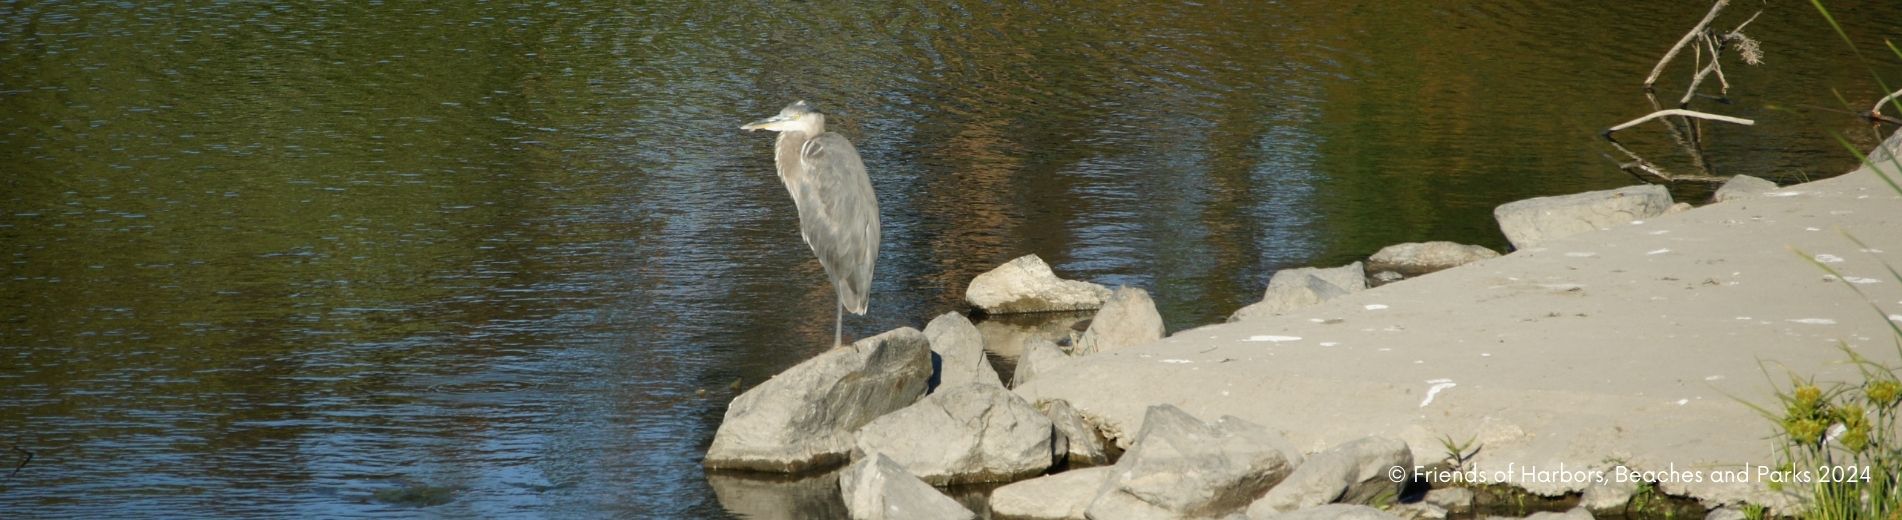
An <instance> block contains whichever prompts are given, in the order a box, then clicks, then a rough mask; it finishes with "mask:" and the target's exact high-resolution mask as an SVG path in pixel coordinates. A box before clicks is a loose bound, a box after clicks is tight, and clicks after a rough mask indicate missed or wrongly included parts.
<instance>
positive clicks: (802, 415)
mask: <svg viewBox="0 0 1902 520" xmlns="http://www.w3.org/2000/svg"><path fill="white" fill-rule="evenodd" d="M930 377H931V347H930V344H929V342H927V341H926V340H925V335H924V333H921V332H918V330H917V329H913V328H910V327H904V328H899V329H896V330H892V331H890V332H886V333H884V334H879V335H877V336H873V337H870V338H865V339H862V340H859V341H858V342H855V343H853V344H851V345H849V346H845V347H840V348H835V349H832V350H829V351H826V352H824V353H822V354H819V355H817V356H814V357H813V358H812V359H808V360H806V361H805V362H802V363H800V364H798V365H793V367H792V368H789V369H786V371H785V372H781V373H779V375H776V376H773V378H772V379H768V380H766V382H764V383H760V384H759V385H758V386H755V387H753V388H752V389H749V390H747V391H746V392H744V393H741V394H740V396H739V397H735V398H734V399H733V402H732V403H731V404H728V405H727V409H726V417H725V418H724V419H723V420H722V421H721V423H720V429H719V430H718V431H717V432H715V433H714V435H713V444H712V445H711V446H709V447H708V448H707V456H706V459H705V464H706V466H707V467H709V468H714V469H742V470H752V471H773V472H787V473H792V472H803V471H809V470H817V469H825V468H829V467H834V466H837V465H839V464H843V463H845V462H846V461H847V460H848V459H849V458H850V454H851V452H852V446H853V432H854V431H856V430H857V429H858V428H859V427H860V426H864V425H865V424H866V423H869V422H871V421H872V419H875V418H878V417H879V416H881V415H885V414H886V413H888V412H891V411H893V410H898V409H900V408H904V407H906V406H908V405H910V404H912V403H913V402H916V401H917V400H918V396H920V395H923V394H924V391H925V382H926V380H927V379H929V378H930Z"/></svg>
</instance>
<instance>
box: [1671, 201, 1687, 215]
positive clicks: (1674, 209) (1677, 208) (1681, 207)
mask: <svg viewBox="0 0 1902 520" xmlns="http://www.w3.org/2000/svg"><path fill="white" fill-rule="evenodd" d="M1693 207H1694V206H1691V203H1689V202H1679V203H1676V204H1672V205H1671V207H1669V208H1664V214H1666V215H1671V214H1676V213H1683V212H1686V211H1690V210H1691V208H1693Z"/></svg>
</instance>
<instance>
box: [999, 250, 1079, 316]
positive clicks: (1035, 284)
mask: <svg viewBox="0 0 1902 520" xmlns="http://www.w3.org/2000/svg"><path fill="white" fill-rule="evenodd" d="M1109 297H1110V291H1109V289H1107V288H1104V287H1103V286H1101V285H1097V284H1093V283H1089V282H1079V281H1075V280H1064V279H1060V278H1057V274H1056V273H1055V272H1052V271H1051V270H1050V264H1046V263H1044V261H1043V259H1042V258H1038V257H1037V255H1024V256H1021V257H1018V258H1017V259H1015V260H1011V261H1009V262H1005V263H1004V265H1000V266H997V268H996V269H992V270H990V271H988V272H985V273H984V274H980V275H977V278H973V279H971V285H970V286H969V287H966V288H965V289H964V300H965V301H967V302H970V303H971V305H974V306H976V307H977V308H979V309H984V312H987V313H991V314H1010V313H1018V312H1050V311H1075V310H1089V309H1096V308H1099V307H1102V306H1103V301H1104V300H1107V299H1109Z"/></svg>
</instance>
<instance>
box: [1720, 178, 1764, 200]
mask: <svg viewBox="0 0 1902 520" xmlns="http://www.w3.org/2000/svg"><path fill="white" fill-rule="evenodd" d="M1776 190H1777V183H1774V182H1770V181H1767V180H1763V179H1759V178H1756V177H1751V176H1749V175H1738V176H1735V177H1731V178H1730V180H1728V181H1724V185H1723V186H1721V187H1718V188H1717V193H1714V194H1711V196H1710V200H1711V201H1712V202H1724V201H1730V200H1743V199H1749V198H1755V197H1759V196H1762V195H1763V194H1764V193H1768V192H1772V191H1776Z"/></svg>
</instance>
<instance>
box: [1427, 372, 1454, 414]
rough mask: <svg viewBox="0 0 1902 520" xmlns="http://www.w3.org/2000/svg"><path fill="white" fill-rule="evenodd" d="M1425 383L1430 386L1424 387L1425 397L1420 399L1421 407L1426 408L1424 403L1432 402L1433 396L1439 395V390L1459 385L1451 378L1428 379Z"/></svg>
mask: <svg viewBox="0 0 1902 520" xmlns="http://www.w3.org/2000/svg"><path fill="white" fill-rule="evenodd" d="M1427 384H1428V385H1431V386H1428V387H1427V389H1426V399H1421V400H1420V407H1421V408H1426V405H1429V404H1433V397H1434V396H1437V395H1440V391H1441V390H1445V389H1448V388H1452V387H1455V386H1459V385H1458V384H1456V383H1454V382H1453V380H1451V379H1428V380H1427Z"/></svg>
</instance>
